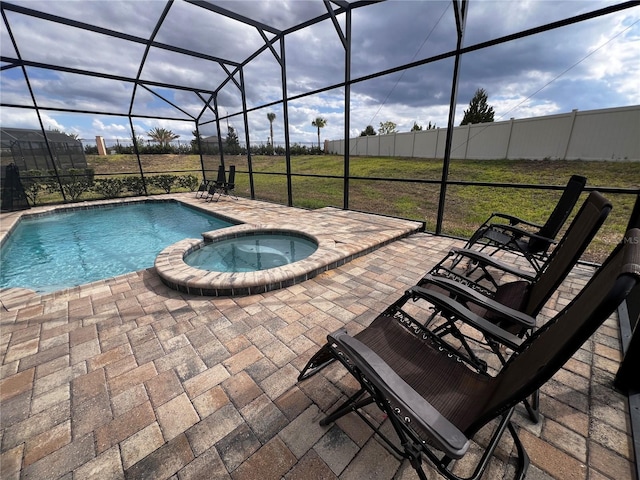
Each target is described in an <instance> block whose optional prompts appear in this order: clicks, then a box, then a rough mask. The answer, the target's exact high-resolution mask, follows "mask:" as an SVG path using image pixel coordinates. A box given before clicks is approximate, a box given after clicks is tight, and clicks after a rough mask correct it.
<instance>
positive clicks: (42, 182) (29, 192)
mask: <svg viewBox="0 0 640 480" xmlns="http://www.w3.org/2000/svg"><path fill="white" fill-rule="evenodd" d="M20 181H21V182H22V187H23V188H24V193H25V195H26V196H27V198H28V199H29V201H30V202H31V205H33V206H35V205H37V203H38V195H39V194H40V192H42V191H44V190H48V189H49V183H50V182H49V175H47V173H46V172H43V171H42V170H27V171H25V172H24V174H23V175H22V176H21V178H20Z"/></svg>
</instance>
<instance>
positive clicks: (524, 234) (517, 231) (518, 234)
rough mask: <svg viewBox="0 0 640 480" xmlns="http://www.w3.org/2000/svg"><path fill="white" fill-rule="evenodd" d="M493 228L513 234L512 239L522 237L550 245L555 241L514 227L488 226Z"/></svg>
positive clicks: (503, 225)
mask: <svg viewBox="0 0 640 480" xmlns="http://www.w3.org/2000/svg"><path fill="white" fill-rule="evenodd" d="M494 228H495V229H499V230H502V231H507V232H510V233H511V234H513V236H514V237H517V238H522V237H529V238H535V239H536V240H541V241H544V242H549V244H550V245H551V244H552V243H555V240H554V239H553V238H548V237H543V236H542V235H538V234H537V233H535V232H530V231H528V230H524V229H523V228H519V227H517V226H515V225H506V224H501V223H492V224H491V225H489V229H494Z"/></svg>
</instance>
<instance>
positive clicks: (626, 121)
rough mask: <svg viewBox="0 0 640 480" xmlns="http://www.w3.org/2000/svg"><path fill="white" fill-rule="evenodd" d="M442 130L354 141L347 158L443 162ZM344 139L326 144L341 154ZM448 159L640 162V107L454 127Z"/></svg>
mask: <svg viewBox="0 0 640 480" xmlns="http://www.w3.org/2000/svg"><path fill="white" fill-rule="evenodd" d="M446 136H447V129H446V128H436V129H431V130H422V131H419V132H406V133H395V134H391V135H375V136H367V137H356V138H351V139H350V140H349V154H350V155H359V156H372V157H420V158H443V157H444V147H445V141H446ZM344 144H345V142H344V140H328V141H326V142H325V148H326V150H327V152H328V153H333V154H338V155H343V154H344ZM451 158H457V159H475V160H488V159H535V160H541V159H552V160H614V161H635V162H637V161H640V105H636V106H632V107H620V108H609V109H604V110H589V111H584V112H580V111H578V110H574V111H572V112H571V113H565V114H560V115H549V116H544V117H535V118H523V119H519V120H514V119H511V120H508V121H504V122H492V123H480V124H475V125H465V126H463V127H455V128H454V131H453V143H452V148H451Z"/></svg>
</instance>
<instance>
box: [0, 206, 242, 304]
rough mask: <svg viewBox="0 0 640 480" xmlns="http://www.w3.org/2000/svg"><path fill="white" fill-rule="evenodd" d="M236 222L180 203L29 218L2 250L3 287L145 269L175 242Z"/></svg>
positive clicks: (46, 285) (44, 287) (64, 284)
mask: <svg viewBox="0 0 640 480" xmlns="http://www.w3.org/2000/svg"><path fill="white" fill-rule="evenodd" d="M230 225H232V224H231V223H228V222H226V221H224V220H221V219H219V218H216V217H214V216H212V215H207V214H206V213H202V212H199V211H197V210H194V209H192V208H189V207H186V206H184V205H181V204H179V203H174V202H140V203H132V204H127V205H114V206H110V207H103V208H93V209H89V210H68V211H63V212H56V213H53V214H51V215H44V216H41V217H38V218H25V219H23V220H22V221H21V222H20V223H19V224H18V225H17V226H16V228H15V230H14V231H13V232H12V233H11V236H10V238H9V239H8V240H7V242H6V244H5V245H4V246H3V247H2V249H1V250H0V265H1V268H0V287H24V288H29V289H32V290H35V291H37V292H42V293H44V292H51V291H55V290H60V289H63V288H69V287H72V286H75V285H82V284H85V283H89V282H93V281H96V280H100V279H104V278H109V277H113V276H116V275H121V274H124V273H128V272H134V271H137V270H142V269H145V268H149V267H152V266H153V264H154V261H155V258H156V256H157V255H158V253H160V251H161V250H163V249H164V248H165V247H167V246H169V245H171V244H172V243H175V242H177V241H180V240H182V239H184V238H200V236H201V234H202V232H206V231H210V230H216V229H218V228H224V227H228V226H230Z"/></svg>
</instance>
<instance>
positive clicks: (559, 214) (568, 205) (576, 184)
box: [529, 175, 587, 252]
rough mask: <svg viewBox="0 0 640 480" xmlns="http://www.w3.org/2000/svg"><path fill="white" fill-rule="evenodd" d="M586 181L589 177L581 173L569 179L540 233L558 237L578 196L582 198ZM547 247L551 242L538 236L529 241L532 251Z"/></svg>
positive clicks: (548, 236) (547, 236)
mask: <svg viewBox="0 0 640 480" xmlns="http://www.w3.org/2000/svg"><path fill="white" fill-rule="evenodd" d="M586 183H587V179H586V178H585V177H582V176H580V175H573V176H572V177H571V178H570V179H569V181H568V182H567V186H566V187H565V188H564V191H563V192H562V195H561V196H560V200H558V203H557V204H556V206H555V208H554V209H553V212H551V215H549V218H547V221H546V222H545V224H544V225H543V226H542V228H540V230H539V231H538V235H540V236H542V237H545V238H551V239H554V238H556V235H558V232H559V231H560V229H561V228H562V225H564V222H566V221H567V218H569V215H570V214H571V211H572V210H573V207H574V206H575V205H576V203H577V202H578V198H580V194H581V193H582V189H583V188H584V186H585V185H586ZM547 248H549V242H545V241H543V240H540V239H537V238H532V239H531V240H530V241H529V251H530V252H542V251H545V250H546V249H547Z"/></svg>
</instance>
